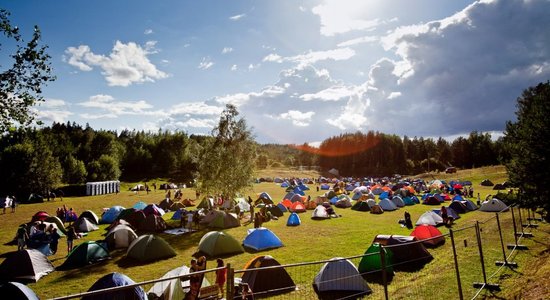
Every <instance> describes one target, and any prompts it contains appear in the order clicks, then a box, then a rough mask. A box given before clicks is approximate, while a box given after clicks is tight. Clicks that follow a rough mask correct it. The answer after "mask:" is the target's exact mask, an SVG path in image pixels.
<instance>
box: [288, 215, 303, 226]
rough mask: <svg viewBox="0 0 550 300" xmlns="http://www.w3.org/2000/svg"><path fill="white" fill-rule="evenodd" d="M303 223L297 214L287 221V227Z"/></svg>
mask: <svg viewBox="0 0 550 300" xmlns="http://www.w3.org/2000/svg"><path fill="white" fill-rule="evenodd" d="M301 223H302V221H300V217H299V216H298V214H297V213H294V212H293V213H291V214H290V215H289V216H288V220H287V221H286V226H298V225H300V224H301Z"/></svg>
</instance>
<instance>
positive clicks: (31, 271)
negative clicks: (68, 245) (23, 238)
mask: <svg viewBox="0 0 550 300" xmlns="http://www.w3.org/2000/svg"><path fill="white" fill-rule="evenodd" d="M54 270H55V268H54V266H53V265H52V263H51V262H50V261H49V260H48V258H47V257H46V256H45V255H44V254H42V253H41V252H40V251H38V250H36V249H26V250H22V251H16V252H11V253H9V255H8V256H7V257H6V259H5V260H4V261H3V262H2V264H1V265H0V279H2V280H6V281H18V282H38V280H39V279H40V278H42V277H44V276H46V275H48V274H49V273H50V272H53V271H54ZM4 297H5V296H4Z"/></svg>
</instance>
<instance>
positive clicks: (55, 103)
mask: <svg viewBox="0 0 550 300" xmlns="http://www.w3.org/2000/svg"><path fill="white" fill-rule="evenodd" d="M39 105H40V106H41V107H47V108H59V107H65V106H67V103H66V102H65V101H64V100H61V99H51V98H48V99H45V100H44V102H41V103H39Z"/></svg>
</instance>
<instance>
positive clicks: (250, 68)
mask: <svg viewBox="0 0 550 300" xmlns="http://www.w3.org/2000/svg"><path fill="white" fill-rule="evenodd" d="M260 66H261V64H249V65H248V71H254V70H255V69H257V68H259V67H260Z"/></svg>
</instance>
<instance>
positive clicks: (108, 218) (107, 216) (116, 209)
mask: <svg viewBox="0 0 550 300" xmlns="http://www.w3.org/2000/svg"><path fill="white" fill-rule="evenodd" d="M123 210H124V207H122V206H120V205H115V206H113V207H111V208H109V210H107V211H106V212H105V213H104V214H103V216H101V223H102V224H111V223H113V222H114V221H115V220H116V218H117V217H118V215H119V214H120V212H121V211H123Z"/></svg>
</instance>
